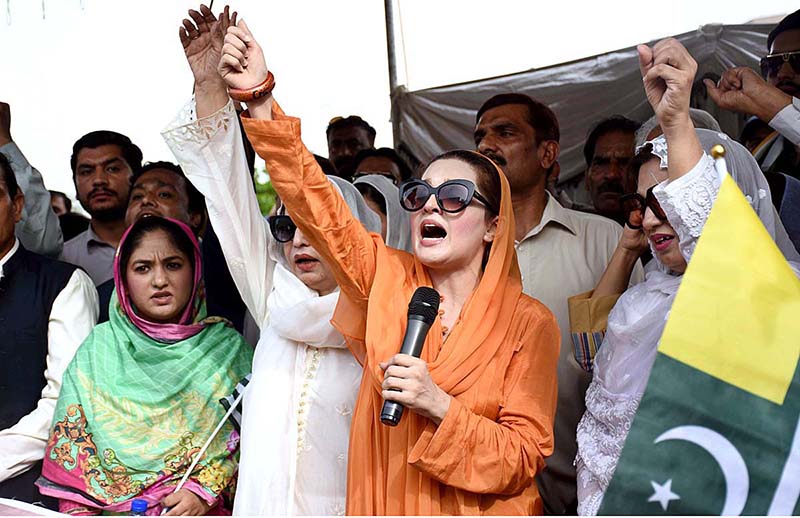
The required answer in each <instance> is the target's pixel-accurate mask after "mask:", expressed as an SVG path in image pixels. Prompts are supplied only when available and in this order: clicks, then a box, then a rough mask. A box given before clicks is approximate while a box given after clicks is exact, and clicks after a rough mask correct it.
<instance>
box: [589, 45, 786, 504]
mask: <svg viewBox="0 0 800 518" xmlns="http://www.w3.org/2000/svg"><path fill="white" fill-rule="evenodd" d="M639 57H640V64H641V66H642V75H643V77H644V85H645V91H646V93H647V97H648V100H649V101H650V103H651V105H652V106H653V109H654V110H655V112H656V115H657V116H658V118H659V123H660V125H661V127H662V129H663V130H664V135H663V136H661V137H658V138H656V139H654V140H653V141H651V142H648V143H645V145H644V146H643V147H642V149H640V150H639V151H638V152H637V156H636V157H635V158H634V161H633V163H634V167H638V193H637V195H635V196H631V197H628V199H627V200H625V203H626V204H629V207H630V208H633V209H634V210H632V211H630V212H629V217H628V222H627V225H628V227H627V228H626V231H625V234H626V235H625V236H623V240H626V239H627V241H628V242H627V247H628V248H635V246H633V245H631V242H632V241H635V239H637V238H638V239H640V241H641V243H642V245H644V246H647V245H648V244H649V246H650V248H651V249H652V251H653V263H652V264H653V266H650V265H648V270H649V273H648V274H647V277H646V278H645V280H644V282H642V283H640V284H638V285H636V286H634V287H632V288H630V289H628V290H627V291H625V292H624V293H623V294H622V296H620V297H619V300H618V301H617V302H616V304H615V305H614V308H613V309H612V310H611V312H610V313H609V314H608V324H607V328H606V334H605V338H604V339H603V342H602V346H601V347H600V349H599V350H598V352H597V357H596V358H595V360H594V376H593V379H592V383H591V385H590V386H589V389H588V390H587V392H586V412H585V414H584V415H583V418H582V419H581V421H580V423H579V424H578V430H577V441H578V454H577V457H576V467H577V473H578V488H577V489H578V513H579V514H581V515H595V514H597V512H598V510H599V509H600V505H601V503H602V500H603V495H604V493H605V491H606V489H607V488H608V484H609V483H610V481H611V477H612V476H613V474H614V471H615V469H616V466H617V462H618V461H619V458H620V455H621V453H622V448H623V446H624V444H625V439H626V438H627V435H628V431H629V430H630V427H631V424H632V422H633V418H634V416H635V414H636V410H637V408H638V406H639V403H640V401H641V398H642V396H643V395H644V391H645V388H646V386H647V381H648V378H649V377H650V371H651V369H652V366H653V362H654V361H655V357H656V352H657V349H658V343H659V340H660V338H661V334H662V332H663V330H664V327H665V324H666V320H667V316H668V313H669V310H670V307H671V306H672V302H673V300H674V298H675V294H676V293H677V291H678V287H679V286H680V283H681V278H682V275H683V273H684V271H685V270H686V265H687V263H688V262H689V260H690V259H691V256H692V253H693V251H694V248H695V245H696V243H697V240H698V238H699V237H700V234H701V232H702V229H703V226H704V224H705V222H706V220H707V219H708V215H709V213H710V212H711V208H712V206H713V204H714V201H715V199H716V197H717V193H718V192H719V187H720V178H719V175H718V174H717V172H716V170H715V168H714V162H713V160H712V159H711V157H710V156H709V155H708V154H707V152H708V151H709V150H710V148H711V147H712V146H713V145H715V144H720V143H721V144H723V146H724V147H725V149H726V151H727V153H726V161H727V165H728V170H729V172H730V173H731V175H732V177H733V179H734V180H735V181H736V183H737V184H738V185H739V188H740V189H741V190H742V191H743V192H744V194H745V195H746V197H747V199H748V201H750V203H751V205H752V206H753V209H754V210H755V211H756V213H757V214H758V216H759V218H760V219H761V221H762V223H763V224H764V226H765V228H766V229H767V231H768V232H769V233H770V235H771V236H772V237H773V239H774V240H775V242H776V243H777V245H778V247H779V248H780V249H781V251H782V252H783V254H784V256H785V257H786V259H787V260H789V261H790V262H793V261H798V260H799V259H800V257H799V256H798V254H797V251H796V250H795V248H794V246H793V245H792V243H791V241H790V240H789V238H788V236H787V234H786V231H785V229H784V228H783V225H782V224H781V222H780V219H779V218H778V216H777V213H776V212H775V209H774V207H773V206H772V201H771V197H770V194H769V187H768V185H767V181H766V179H765V178H764V175H763V174H762V173H761V171H760V169H759V167H758V164H757V163H756V162H755V160H754V159H753V157H752V156H751V155H750V153H749V152H748V151H747V150H746V149H745V148H744V147H743V146H741V145H740V144H738V143H737V142H734V141H732V140H730V139H729V138H728V137H727V136H726V135H725V134H723V133H718V132H715V131H710V130H695V129H694V127H693V126H692V123H691V121H690V119H689V95H690V91H691V85H692V80H693V78H694V74H695V71H696V69H697V65H696V63H695V62H694V60H693V59H692V57H691V56H690V55H689V54H688V52H687V51H686V49H685V48H683V47H682V46H681V45H680V44H679V43H678V42H677V41H675V40H665V41H663V42H660V43H659V44H657V45H656V46H655V48H654V49H649V48H647V47H640V50H639ZM631 227H633V228H631ZM636 227H639V229H640V231H639V233H638V235H637V233H636ZM637 236H638V237H637ZM620 246H621V248H625V247H626V244H623V243H621V245H620ZM793 266H794V265H793ZM626 272H627V275H626ZM628 277H629V270H626V269H625V268H624V267H621V266H620V264H619V263H615V262H614V261H613V260H612V263H611V264H610V265H609V267H608V268H607V270H606V273H605V274H604V276H603V278H601V281H600V283H599V284H598V287H597V288H596V289H595V293H594V294H593V295H592V297H594V298H595V300H597V299H598V298H601V297H603V296H608V295H609V294H610V293H613V292H614V291H615V289H616V293H621V292H622V291H624V290H625V287H627V283H628Z"/></svg>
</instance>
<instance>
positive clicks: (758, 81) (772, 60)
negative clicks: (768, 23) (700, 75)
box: [705, 10, 800, 178]
mask: <svg viewBox="0 0 800 518" xmlns="http://www.w3.org/2000/svg"><path fill="white" fill-rule="evenodd" d="M767 48H768V50H769V54H767V55H766V56H765V57H764V58H763V59H762V60H761V63H760V64H761V74H762V76H763V79H762V78H761V77H759V76H758V74H756V72H754V71H753V70H751V69H749V68H747V67H736V68H731V69H729V70H727V71H726V72H725V73H724V74H723V76H722V79H720V81H719V84H718V85H715V84H714V83H713V82H712V81H710V80H708V79H706V80H705V84H706V86H707V87H708V92H709V95H710V96H711V98H712V99H713V100H714V102H716V103H717V104H718V105H719V106H720V107H721V108H723V109H726V110H731V111H735V112H740V113H745V114H748V115H755V116H756V117H758V118H759V119H761V120H762V121H764V122H766V123H768V124H769V125H770V127H772V129H773V130H775V132H774V133H772V134H770V135H769V136H768V137H767V138H765V139H764V140H763V141H762V142H761V143H760V144H758V145H757V146H756V147H755V148H754V149H753V155H754V156H755V157H756V159H757V160H758V162H759V164H760V165H761V168H762V169H763V170H764V171H765V172H781V173H786V174H789V175H791V176H794V177H796V178H800V152H798V149H797V146H798V145H800V99H798V95H800V10H798V11H795V12H793V13H792V14H790V15H788V16H786V17H785V18H784V19H783V20H781V22H780V23H779V24H778V25H777V26H776V27H775V28H774V29H773V30H772V32H770V34H769V37H768V38H767Z"/></svg>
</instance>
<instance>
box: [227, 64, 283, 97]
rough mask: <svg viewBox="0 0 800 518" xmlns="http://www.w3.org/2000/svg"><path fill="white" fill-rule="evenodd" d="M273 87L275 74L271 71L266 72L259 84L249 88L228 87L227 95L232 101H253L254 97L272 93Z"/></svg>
mask: <svg viewBox="0 0 800 518" xmlns="http://www.w3.org/2000/svg"><path fill="white" fill-rule="evenodd" d="M273 88H275V76H273V75H272V72H269V71H268V72H267V78H266V79H264V82H263V83H261V84H260V85H258V86H256V87H254V88H249V89H247V90H242V89H239V88H228V95H229V96H230V97H231V99H233V100H234V101H240V102H243V103H248V102H250V101H255V100H256V99H260V98H261V97H266V96H267V95H269V94H271V93H272V89H273Z"/></svg>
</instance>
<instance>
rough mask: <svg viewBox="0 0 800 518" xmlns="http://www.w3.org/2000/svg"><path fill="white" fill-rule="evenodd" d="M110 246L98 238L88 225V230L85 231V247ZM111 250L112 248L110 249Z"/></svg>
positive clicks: (90, 225)
mask: <svg viewBox="0 0 800 518" xmlns="http://www.w3.org/2000/svg"><path fill="white" fill-rule="evenodd" d="M93 245H94V246H111V245H110V244H108V243H106V242H105V241H103V238H101V237H100V236H98V235H97V234H96V233H95V231H94V229H93V228H92V224H91V223H90V224H89V228H88V229H86V247H87V248H88V247H90V246H93ZM112 248H113V247H112Z"/></svg>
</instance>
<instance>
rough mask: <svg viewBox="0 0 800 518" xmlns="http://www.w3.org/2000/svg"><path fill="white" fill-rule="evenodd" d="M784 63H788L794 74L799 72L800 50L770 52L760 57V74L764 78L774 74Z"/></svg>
mask: <svg viewBox="0 0 800 518" xmlns="http://www.w3.org/2000/svg"><path fill="white" fill-rule="evenodd" d="M784 63H789V65H790V66H791V67H792V70H794V73H795V74H800V50H795V51H793V52H781V53H780V54H770V55H768V56H764V57H763V58H761V62H760V63H759V64H760V65H761V75H762V76H764V77H765V78H767V77H770V76H775V75H777V74H778V72H779V71H780V69H781V67H782V66H783V64H784Z"/></svg>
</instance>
